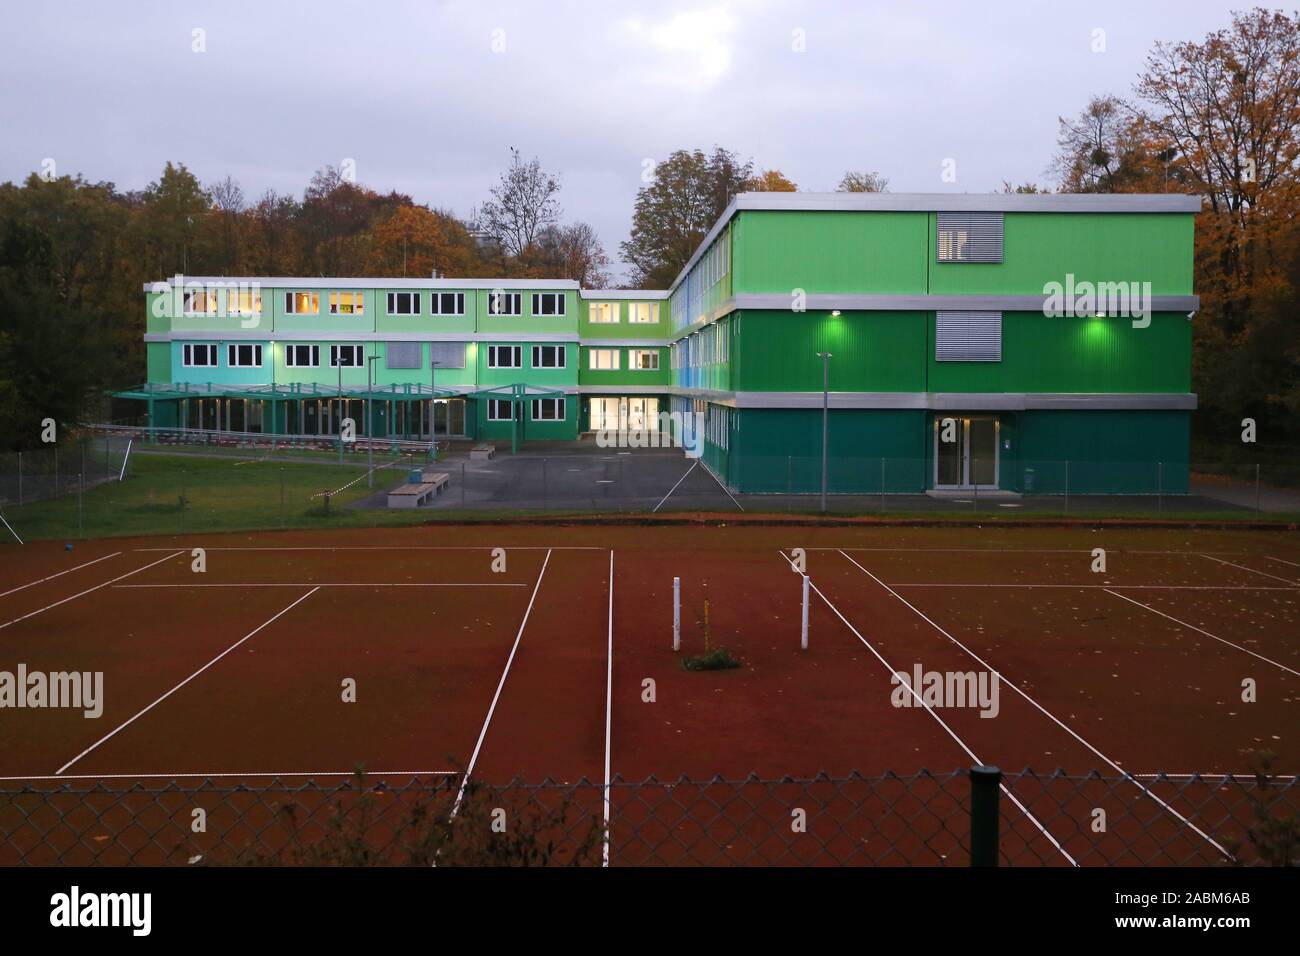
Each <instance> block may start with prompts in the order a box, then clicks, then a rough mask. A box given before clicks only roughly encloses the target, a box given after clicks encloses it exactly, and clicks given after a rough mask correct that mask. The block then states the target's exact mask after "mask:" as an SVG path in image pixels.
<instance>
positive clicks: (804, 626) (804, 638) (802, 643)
mask: <svg viewBox="0 0 1300 956" xmlns="http://www.w3.org/2000/svg"><path fill="white" fill-rule="evenodd" d="M801 622H802V623H801V626H800V631H799V634H800V637H799V647H800V648H802V649H803V650H805V651H806V650H808V575H806V574H805V575H804V576H803V611H802V616H801Z"/></svg>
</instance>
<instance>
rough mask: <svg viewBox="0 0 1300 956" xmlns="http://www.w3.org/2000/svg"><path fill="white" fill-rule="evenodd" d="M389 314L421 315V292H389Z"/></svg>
mask: <svg viewBox="0 0 1300 956" xmlns="http://www.w3.org/2000/svg"><path fill="white" fill-rule="evenodd" d="M388 314H389V315H419V314H420V293H418V292H390V293H388Z"/></svg>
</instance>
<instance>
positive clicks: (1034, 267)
mask: <svg viewBox="0 0 1300 956" xmlns="http://www.w3.org/2000/svg"><path fill="white" fill-rule="evenodd" d="M928 218H929V236H930V238H929V239H928V241H927V244H926V255H925V262H926V263H928V265H929V269H930V280H929V291H930V293H931V294H934V295H1041V294H1042V292H1043V284H1044V283H1046V282H1052V281H1055V282H1060V283H1062V284H1064V283H1065V281H1066V279H1065V277H1066V274H1067V273H1072V274H1073V275H1074V278H1075V282H1076V283H1078V282H1082V281H1088V282H1130V281H1133V282H1150V283H1151V292H1152V294H1153V295H1191V293H1192V251H1193V250H1192V231H1193V222H1194V217H1193V216H1191V215H1190V214H1186V213H1171V214H1163V213H1132V214H1126V213H1006V214H1005V215H1004V217H1003V223H1004V237H1003V261H1002V262H1001V263H970V262H936V261H935V249H934V235H935V229H936V226H937V215H936V214H935V213H930V214H929V216H928Z"/></svg>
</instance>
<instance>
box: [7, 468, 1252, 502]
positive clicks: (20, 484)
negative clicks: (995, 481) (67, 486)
mask: <svg viewBox="0 0 1300 956" xmlns="http://www.w3.org/2000/svg"><path fill="white" fill-rule="evenodd" d="M21 473H22V472H21V470H20V471H19V474H21ZM19 487H20V488H21V487H22V485H21V484H20V485H19ZM1259 505H1260V501H1259V462H1256V463H1255V514H1259V513H1260V511H1261V510H1263V509H1261V508H1260V506H1259Z"/></svg>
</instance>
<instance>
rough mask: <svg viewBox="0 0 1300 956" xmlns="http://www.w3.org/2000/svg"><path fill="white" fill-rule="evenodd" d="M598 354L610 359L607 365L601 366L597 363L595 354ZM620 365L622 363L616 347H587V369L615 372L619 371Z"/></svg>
mask: <svg viewBox="0 0 1300 956" xmlns="http://www.w3.org/2000/svg"><path fill="white" fill-rule="evenodd" d="M598 355H600V356H605V357H608V358H609V359H610V365H609V366H608V367H602V366H601V365H599V364H597V362H596V356H598ZM621 365H622V363H621V360H620V359H619V350H618V349H589V350H588V351H587V368H588V370H589V371H592V372H617V371H619V369H620V367H621Z"/></svg>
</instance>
